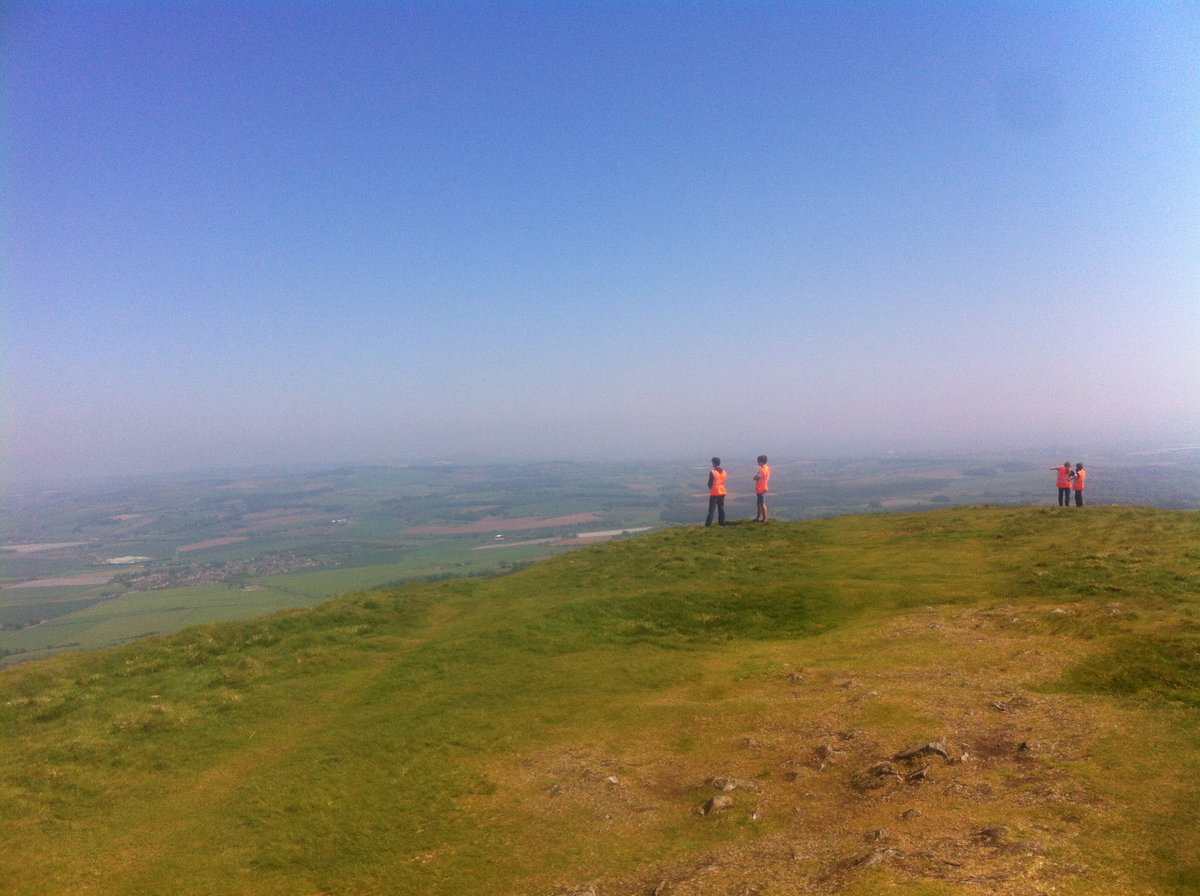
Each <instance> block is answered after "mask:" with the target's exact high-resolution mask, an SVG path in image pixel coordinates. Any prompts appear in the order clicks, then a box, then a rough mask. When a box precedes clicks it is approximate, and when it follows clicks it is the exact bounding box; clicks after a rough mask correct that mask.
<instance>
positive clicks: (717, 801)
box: [703, 794, 734, 815]
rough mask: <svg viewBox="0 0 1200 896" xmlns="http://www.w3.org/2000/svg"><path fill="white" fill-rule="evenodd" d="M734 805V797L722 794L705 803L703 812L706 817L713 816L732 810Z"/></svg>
mask: <svg viewBox="0 0 1200 896" xmlns="http://www.w3.org/2000/svg"><path fill="white" fill-rule="evenodd" d="M733 805H734V803H733V797H731V796H725V795H724V794H720V795H718V796H714V797H713V798H712V799H710V800H709V801H708V802H707V803H705V804H704V810H703V811H704V814H705V815H712V814H713V813H714V812H725V811H726V810H728V809H732V808H733Z"/></svg>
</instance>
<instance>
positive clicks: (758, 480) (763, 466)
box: [754, 454, 771, 523]
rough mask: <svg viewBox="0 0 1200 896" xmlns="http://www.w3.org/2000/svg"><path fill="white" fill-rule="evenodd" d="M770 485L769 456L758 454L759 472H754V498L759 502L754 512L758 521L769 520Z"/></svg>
mask: <svg viewBox="0 0 1200 896" xmlns="http://www.w3.org/2000/svg"><path fill="white" fill-rule="evenodd" d="M770 485H771V465H770V464H768V463H767V456H766V455H765V454H760V455H759V456H758V472H757V473H755V474H754V498H755V500H756V501H757V502H758V509H757V511H756V512H755V514H754V522H756V523H765V522H766V521H767V490H768V489H769V488H770Z"/></svg>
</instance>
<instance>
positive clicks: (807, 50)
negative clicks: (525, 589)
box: [0, 2, 1200, 482]
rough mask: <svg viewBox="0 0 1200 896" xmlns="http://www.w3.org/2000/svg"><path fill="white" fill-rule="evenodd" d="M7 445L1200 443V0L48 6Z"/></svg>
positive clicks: (1, 407) (38, 449)
mask: <svg viewBox="0 0 1200 896" xmlns="http://www.w3.org/2000/svg"><path fill="white" fill-rule="evenodd" d="M0 29H2V37H0V39H2V57H3V77H2V81H3V83H4V85H5V87H4V90H3V100H2V101H3V118H4V132H5V133H6V139H5V141H4V150H3V158H4V162H3V170H4V193H5V195H6V197H7V200H6V202H5V203H4V211H3V217H4V232H5V236H4V262H3V267H2V271H0V278H2V280H0V283H2V287H0V293H2V294H3V300H2V301H0V315H2V317H0V328H2V329H0V334H2V335H0V339H2V342H0V345H2V346H3V347H2V350H0V358H2V359H3V360H2V361H0V364H2V365H3V367H2V370H3V381H4V383H5V386H4V388H3V390H0V413H2V415H3V416H2V418H0V425H2V427H3V442H2V444H3V448H0V476H2V477H3V478H4V480H6V481H13V482H17V481H29V480H42V479H53V478H56V477H65V476H100V475H109V474H128V473H135V472H164V473H165V472H175V471H184V470H190V469H195V468H202V467H214V466H223V467H232V466H247V465H261V464H292V463H328V462H336V463H341V462H367V463H376V462H383V463H397V462H404V461H406V460H415V459H425V460H436V459H460V458H481V459H514V458H535V459H536V458H552V457H573V458H578V459H596V458H602V457H607V458H621V457H646V456H680V455H695V456H697V457H699V458H701V460H703V459H704V458H706V457H707V456H708V455H709V454H711V453H714V452H715V453H721V454H733V453H741V454H744V455H745V456H747V457H753V455H754V454H756V453H758V452H759V451H763V450H766V451H769V452H771V453H784V452H792V453H796V454H820V453H831V452H841V451H851V450H854V451H885V450H930V449H936V448H949V449H953V450H971V449H975V448H983V447H995V446H999V445H1004V446H1012V445H1021V444H1038V445H1044V446H1047V447H1048V448H1050V449H1052V450H1053V451H1054V452H1055V453H1054V455H1053V456H1052V457H1050V458H1049V459H1050V460H1051V461H1053V462H1058V461H1059V460H1061V459H1062V458H1060V457H1059V456H1058V455H1059V454H1062V455H1063V457H1067V456H1070V457H1071V458H1072V459H1075V458H1078V457H1083V458H1085V459H1086V457H1087V452H1089V451H1095V450H1096V448H1097V447H1098V446H1099V445H1100V444H1102V443H1103V444H1105V445H1109V444H1113V443H1120V444H1127V445H1135V444H1145V445H1151V446H1155V447H1160V446H1167V445H1172V444H1187V443H1193V444H1194V443H1195V442H1197V441H1200V365H1197V361H1196V359H1197V357H1200V302H1198V301H1197V297H1198V296H1200V252H1198V251H1197V245H1198V241H1197V237H1198V236H1200V179H1198V172H1200V128H1197V122H1198V121H1200V91H1198V90H1197V83H1200V80H1198V78H1200V54H1198V53H1197V49H1198V48H1200V7H1197V5H1196V4H1194V3H1187V2H1178V3H1156V4H1153V5H1151V4H1128V5H1125V4H1045V3H1036V4H1035V3H1029V4H1025V3H1021V4H1003V5H992V4H978V3H964V4H918V3H866V4H828V3H792V4H756V5H752V6H744V5H743V4H732V3H706V4H688V5H683V4H655V5H643V4H619V3H618V4H595V3H587V4H574V3H572V4H553V3H511V4H499V5H493V4H488V5H485V4H477V3H466V4H456V5H453V6H443V5H441V4H412V3H409V4H400V5H390V4H375V3H349V4H337V5H329V4H294V5H293V4H288V5H280V4H236V3H210V4H147V3H135V4H89V3H84V4H80V3H60V2H48V3H29V2H13V3H9V4H6V5H5V7H4V9H3V12H0Z"/></svg>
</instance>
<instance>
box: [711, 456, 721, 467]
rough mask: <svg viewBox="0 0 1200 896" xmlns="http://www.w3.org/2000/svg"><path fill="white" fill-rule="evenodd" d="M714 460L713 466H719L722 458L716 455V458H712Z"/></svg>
mask: <svg viewBox="0 0 1200 896" xmlns="http://www.w3.org/2000/svg"><path fill="white" fill-rule="evenodd" d="M712 461H713V466H714V467H719V466H721V458H719V457H714V458H713V459H712Z"/></svg>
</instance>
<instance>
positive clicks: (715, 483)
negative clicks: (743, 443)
mask: <svg viewBox="0 0 1200 896" xmlns="http://www.w3.org/2000/svg"><path fill="white" fill-rule="evenodd" d="M725 476H726V473H725V471H724V470H723V469H721V458H719V457H714V458H713V459H712V469H711V470H709V471H708V518H707V519H705V521H704V525H705V527H708V526H711V525H712V521H713V511H714V510H715V511H716V512H717V522H718V524H719V525H722V526H724V525H725Z"/></svg>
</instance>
